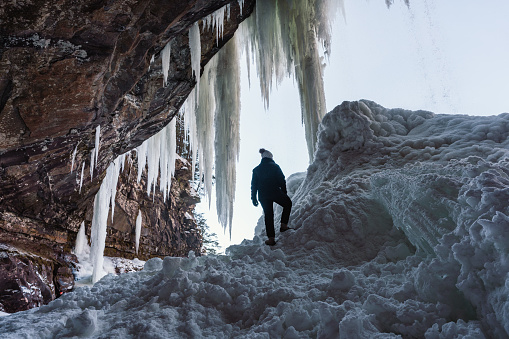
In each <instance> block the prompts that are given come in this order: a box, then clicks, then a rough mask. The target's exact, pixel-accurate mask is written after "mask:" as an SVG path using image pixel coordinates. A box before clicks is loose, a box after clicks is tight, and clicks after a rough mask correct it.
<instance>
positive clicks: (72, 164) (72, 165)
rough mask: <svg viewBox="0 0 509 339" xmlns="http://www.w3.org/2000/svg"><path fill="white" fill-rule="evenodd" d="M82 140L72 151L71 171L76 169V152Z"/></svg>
mask: <svg viewBox="0 0 509 339" xmlns="http://www.w3.org/2000/svg"><path fill="white" fill-rule="evenodd" d="M79 144H80V142H79V141H78V143H77V144H76V147H74V151H73V152H72V161H71V173H72V172H73V171H74V161H75V160H76V152H78V145H79Z"/></svg>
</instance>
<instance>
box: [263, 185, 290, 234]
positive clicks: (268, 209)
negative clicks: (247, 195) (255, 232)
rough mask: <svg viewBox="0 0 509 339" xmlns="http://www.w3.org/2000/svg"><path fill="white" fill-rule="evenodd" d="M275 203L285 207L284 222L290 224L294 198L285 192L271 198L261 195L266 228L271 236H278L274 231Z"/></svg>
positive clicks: (282, 216) (282, 217)
mask: <svg viewBox="0 0 509 339" xmlns="http://www.w3.org/2000/svg"><path fill="white" fill-rule="evenodd" d="M274 203H276V204H278V205H280V206H282V207H283V214H282V215H281V223H282V224H288V219H290V212H291V211H292V200H291V199H290V197H288V195H286V194H284V193H283V192H280V193H279V194H276V195H275V196H272V197H270V198H261V197H260V204H262V208H263V214H264V215H265V230H266V231H267V237H269V238H274V237H275V236H276V232H275V231H274V205H273V204H274Z"/></svg>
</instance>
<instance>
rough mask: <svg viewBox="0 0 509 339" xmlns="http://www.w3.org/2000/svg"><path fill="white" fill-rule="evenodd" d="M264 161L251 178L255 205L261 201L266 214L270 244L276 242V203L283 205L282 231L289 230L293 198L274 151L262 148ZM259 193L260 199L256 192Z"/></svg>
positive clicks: (254, 170) (268, 243)
mask: <svg viewBox="0 0 509 339" xmlns="http://www.w3.org/2000/svg"><path fill="white" fill-rule="evenodd" d="M259 152H260V154H261V156H262V161H261V162H260V165H258V166H256V167H255V168H254V169H253V178H252V179H251V200H252V201H253V205H254V206H255V207H256V206H258V200H259V201H260V203H261V205H262V208H263V214H264V215H265V230H266V231H267V237H268V238H269V239H268V240H266V241H265V243H266V244H267V245H269V246H274V245H275V244H276V240H275V238H276V233H275V231H274V206H273V204H274V203H277V204H278V205H281V206H282V207H283V214H282V215H281V227H280V231H281V232H284V231H287V230H289V229H290V228H289V227H288V220H289V219H290V212H291V210H292V200H291V199H290V197H289V196H288V194H287V192H286V180H285V176H284V174H283V171H281V168H280V167H279V165H278V164H276V163H275V162H274V160H273V159H272V158H273V156H272V153H271V152H269V151H267V150H266V149H264V148H261V149H260V151H259ZM257 193H258V200H257V197H256V194H257Z"/></svg>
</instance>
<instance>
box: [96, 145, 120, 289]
mask: <svg viewBox="0 0 509 339" xmlns="http://www.w3.org/2000/svg"><path fill="white" fill-rule="evenodd" d="M122 158H123V157H122V156H119V157H117V159H115V160H114V161H113V162H112V163H111V164H110V165H109V166H108V169H107V170H106V176H105V178H104V180H103V182H102V184H101V187H100V188H99V191H98V192H97V194H96V196H95V198H94V216H93V218H92V229H91V234H90V239H91V243H92V246H91V253H90V255H91V258H90V259H91V262H92V263H93V266H94V270H93V272H92V282H93V283H95V282H97V281H98V280H99V279H101V278H102V277H103V276H104V271H103V262H104V257H103V255H104V246H105V243H106V227H107V219H108V214H109V211H110V206H111V207H112V210H113V209H114V208H115V203H114V195H115V194H116V191H117V182H118V175H119V172H120V161H121V160H122ZM124 159H125V155H124ZM112 198H113V200H112ZM112 202H113V204H112ZM112 216H113V211H112Z"/></svg>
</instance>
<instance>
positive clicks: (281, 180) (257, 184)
mask: <svg viewBox="0 0 509 339" xmlns="http://www.w3.org/2000/svg"><path fill="white" fill-rule="evenodd" d="M256 192H258V197H259V199H260V200H263V199H271V198H274V197H275V196H278V195H279V194H281V192H283V193H284V194H286V180H285V176H284V174H283V172H282V171H281V168H279V166H278V164H276V163H275V162H274V160H272V159H270V158H263V159H262V162H261V163H260V165H258V166H256V167H255V168H254V169H253V178H252V179H251V200H253V201H257V200H256Z"/></svg>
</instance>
